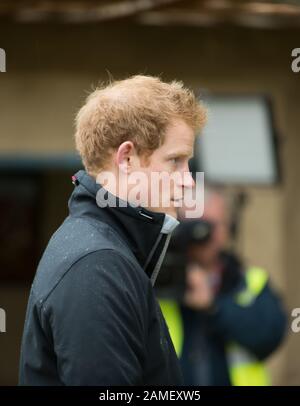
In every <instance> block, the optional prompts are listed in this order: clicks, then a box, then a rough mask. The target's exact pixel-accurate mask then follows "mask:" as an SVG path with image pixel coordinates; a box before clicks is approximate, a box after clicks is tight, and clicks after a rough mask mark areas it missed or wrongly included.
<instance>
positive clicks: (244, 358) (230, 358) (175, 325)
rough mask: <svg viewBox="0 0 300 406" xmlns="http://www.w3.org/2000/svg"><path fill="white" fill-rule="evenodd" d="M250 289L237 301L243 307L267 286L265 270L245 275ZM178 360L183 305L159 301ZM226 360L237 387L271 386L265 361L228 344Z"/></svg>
mask: <svg viewBox="0 0 300 406" xmlns="http://www.w3.org/2000/svg"><path fill="white" fill-rule="evenodd" d="M245 281H246V286H245V289H244V290H242V291H241V292H239V293H238V294H237V295H236V297H235V300H236V302H237V303H238V304H239V305H240V306H243V307H247V306H249V305H250V304H251V303H252V302H253V301H254V300H255V299H256V297H257V296H258V295H259V294H260V293H261V291H262V290H263V288H264V287H265V285H266V283H267V281H268V276H267V273H266V272H265V271H264V270H263V269H262V268H257V267H251V268H249V269H248V270H247V272H246V273H245ZM159 304H160V307H161V310H162V313H163V315H164V317H165V320H166V323H167V325H168V328H169V332H170V336H171V338H172V341H173V344H174V348H175V350H176V353H177V356H178V358H180V357H181V354H182V347H183V340H184V330H183V320H182V315H181V311H180V307H179V304H178V303H177V302H176V301H175V300H169V299H159ZM226 357H227V362H228V367H229V376H230V381H231V384H232V385H234V386H266V385H270V384H271V381H270V376H269V374H268V371H267V370H266V367H265V365H264V363H263V362H261V361H259V360H258V359H257V358H256V357H255V356H254V355H252V354H251V353H250V352H248V351H247V350H246V349H245V348H243V347H241V346H240V345H238V344H236V343H228V345H227V346H226Z"/></svg>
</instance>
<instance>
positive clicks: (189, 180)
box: [182, 171, 196, 188]
mask: <svg viewBox="0 0 300 406" xmlns="http://www.w3.org/2000/svg"><path fill="white" fill-rule="evenodd" d="M195 185H196V184H195V181H194V179H193V177H192V174H191V172H190V171H186V172H184V173H183V182H182V186H183V187H185V188H194V187H195Z"/></svg>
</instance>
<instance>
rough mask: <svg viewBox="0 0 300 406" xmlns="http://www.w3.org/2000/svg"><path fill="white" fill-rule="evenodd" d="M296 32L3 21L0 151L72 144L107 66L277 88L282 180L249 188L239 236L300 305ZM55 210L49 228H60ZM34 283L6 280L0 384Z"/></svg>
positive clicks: (296, 367) (13, 361)
mask: <svg viewBox="0 0 300 406" xmlns="http://www.w3.org/2000/svg"><path fill="white" fill-rule="evenodd" d="M297 37H298V38H299V32H295V31H262V30H253V29H237V28H236V29H229V28H223V29H196V28H187V27H184V28H179V27H177V28H171V27H169V28H158V27H142V26H129V25H123V24H119V25H116V24H105V25H102V26H100V25H99V26H96V25H86V26H72V25H59V26H55V25H38V24H36V25H10V24H2V23H1V26H0V39H1V47H2V48H4V49H5V50H6V53H7V73H5V74H1V75H0V122H1V125H0V152H1V153H4V152H20V153H24V152H26V153H27V152H28V153H32V152H36V153H40V152H41V153H49V152H69V151H72V150H73V139H72V133H73V128H72V122H73V118H74V115H75V112H76V110H77V108H78V107H79V106H80V105H81V103H82V102H83V100H84V98H85V95H86V94H87V92H89V91H90V90H91V89H92V88H91V85H92V84H93V85H94V86H95V85H97V83H98V81H99V80H106V79H107V78H108V73H107V71H109V72H110V73H111V74H112V75H113V76H114V77H116V78H119V77H125V76H127V75H131V74H136V73H145V74H151V75H156V74H162V75H163V78H164V79H166V80H168V79H173V78H178V79H181V80H183V81H184V82H185V83H186V84H187V85H189V86H192V87H194V89H195V90H197V89H200V88H206V89H209V90H210V91H223V92H248V91H250V92H260V93H268V94H271V96H273V98H274V102H275V104H274V107H275V114H276V116H275V117H276V120H277V124H278V127H279V130H280V132H281V134H282V135H283V137H284V141H283V142H282V149H281V155H282V164H283V175H284V183H283V184H282V185H280V186H278V187H274V188H267V189H266V188H255V187H251V188H249V190H248V192H249V203H248V205H247V207H246V209H245V212H244V216H243V223H242V227H241V235H240V241H239V245H240V248H241V252H242V253H243V255H244V257H245V258H246V260H247V261H248V262H249V263H254V264H256V265H262V266H264V267H266V268H267V270H268V271H269V272H270V274H271V277H272V279H273V280H274V284H275V285H276V286H277V287H279V288H280V290H281V291H282V293H283V294H284V296H285V298H286V300H287V305H288V309H291V308H293V307H300V295H299V293H298V290H299V287H300V275H299V273H298V272H297V270H298V263H299V262H300V250H299V249H298V246H299V245H300V213H299V209H298V207H299V206H300V205H299V203H300V202H299V200H300V191H299V188H298V184H297V174H299V172H300V160H299V158H298V154H299V151H300V138H299V137H297V136H298V132H299V128H300V114H299V111H300V109H299V107H300V96H299V95H300V73H299V74H298V75H297V74H295V73H293V72H292V71H291V68H290V64H291V57H290V55H291V49H292V48H294V47H295V46H296V41H295V38H297ZM241 136H242V134H241ZM253 164H254V165H255V161H254V162H253ZM55 202H57V193H56V185H55V182H50V184H49V188H48V203H47V204H48V207H49V210H50V207H55V206H54V205H55ZM65 204H66V203H65ZM65 207H66V206H65ZM52 213H53V211H52ZM54 217H55V216H54ZM52 218H53V216H49V219H48V224H47V225H46V226H45V235H47V233H48V231H49V230H51V229H52V228H53V222H52V221H51V219H52ZM0 272H1V270H0ZM29 284H30V283H29ZM29 284H28V286H10V287H6V286H0V298H1V305H2V306H3V307H6V310H7V317H8V331H7V333H6V334H5V335H1V336H0V344H1V345H0V352H1V367H0V384H15V383H16V376H17V375H16V372H17V362H18V354H17V352H16V347H18V346H19V342H20V336H21V332H22V326H23V320H24V314H25V313H24V312H25V303H26V298H27V294H28V289H29ZM299 344H300V335H299V336H297V334H289V338H288V341H287V344H286V345H285V346H284V347H283V348H282V350H281V351H279V353H278V354H276V356H275V357H273V359H272V360H271V361H270V365H271V368H272V373H273V377H274V383H275V384H298V385H299V384H300V351H299Z"/></svg>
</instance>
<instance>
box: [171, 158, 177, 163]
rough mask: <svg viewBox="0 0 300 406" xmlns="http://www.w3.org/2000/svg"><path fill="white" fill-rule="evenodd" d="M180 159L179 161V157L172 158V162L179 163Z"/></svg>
mask: <svg viewBox="0 0 300 406" xmlns="http://www.w3.org/2000/svg"><path fill="white" fill-rule="evenodd" d="M178 161H179V158H171V162H172V163H173V164H177V163H178Z"/></svg>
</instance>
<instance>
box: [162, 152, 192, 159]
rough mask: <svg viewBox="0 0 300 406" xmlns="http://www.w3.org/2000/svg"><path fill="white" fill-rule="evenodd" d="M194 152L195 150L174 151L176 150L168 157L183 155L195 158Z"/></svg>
mask: <svg viewBox="0 0 300 406" xmlns="http://www.w3.org/2000/svg"><path fill="white" fill-rule="evenodd" d="M193 156H194V154H193V152H190V151H187V152H182V151H174V152H170V153H169V154H168V155H167V157H168V158H173V157H183V158H186V157H187V158H189V159H191V158H193Z"/></svg>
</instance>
